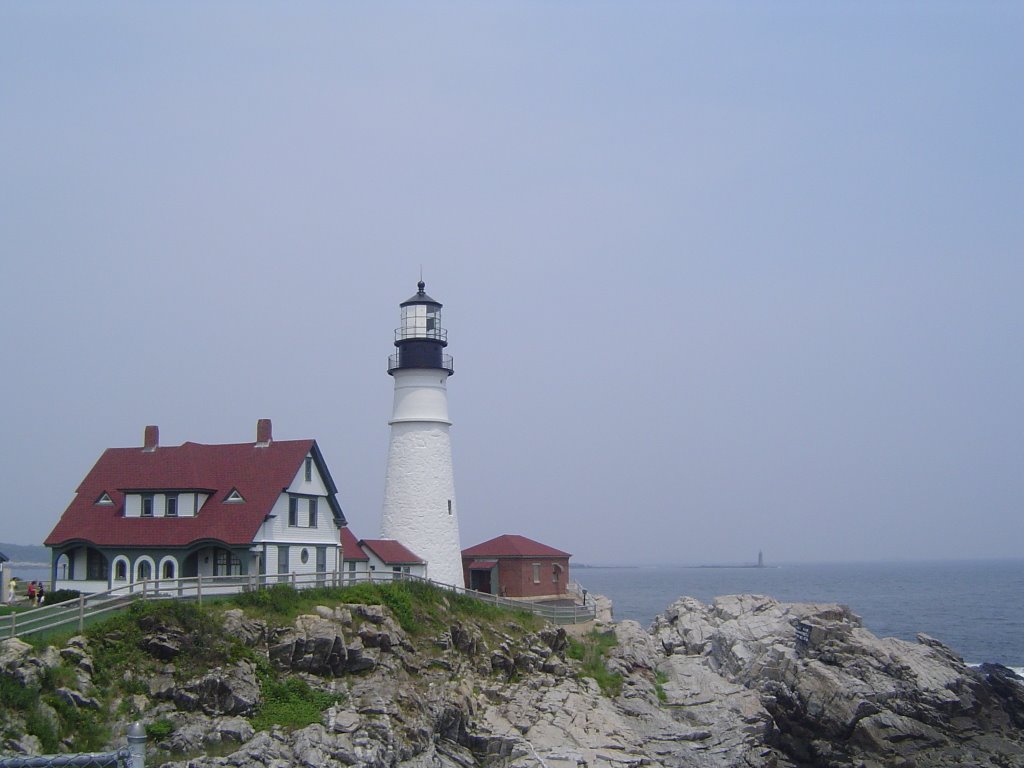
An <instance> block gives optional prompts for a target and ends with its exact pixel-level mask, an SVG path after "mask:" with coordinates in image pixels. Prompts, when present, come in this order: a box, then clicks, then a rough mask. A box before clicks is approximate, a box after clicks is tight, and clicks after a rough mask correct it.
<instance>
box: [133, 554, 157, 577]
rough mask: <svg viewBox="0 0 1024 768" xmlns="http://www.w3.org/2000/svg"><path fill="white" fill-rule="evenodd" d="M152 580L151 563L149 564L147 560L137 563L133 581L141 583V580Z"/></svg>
mask: <svg viewBox="0 0 1024 768" xmlns="http://www.w3.org/2000/svg"><path fill="white" fill-rule="evenodd" d="M152 578H153V563H151V562H150V561H149V560H148V559H146V560H139V562H137V563H136V564H135V580H136V581H142V580H143V579H152Z"/></svg>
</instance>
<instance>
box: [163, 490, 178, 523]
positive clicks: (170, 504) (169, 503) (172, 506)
mask: <svg viewBox="0 0 1024 768" xmlns="http://www.w3.org/2000/svg"><path fill="white" fill-rule="evenodd" d="M177 516H178V495H177V494H176V493H168V494H167V498H166V499H165V501H164V517H177Z"/></svg>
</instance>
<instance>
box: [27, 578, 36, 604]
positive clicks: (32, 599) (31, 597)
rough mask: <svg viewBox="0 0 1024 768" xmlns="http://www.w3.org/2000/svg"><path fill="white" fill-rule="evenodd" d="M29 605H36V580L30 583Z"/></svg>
mask: <svg viewBox="0 0 1024 768" xmlns="http://www.w3.org/2000/svg"><path fill="white" fill-rule="evenodd" d="M28 604H29V605H35V604H36V583H35V581H34V580H33V581H30V582H29V583H28Z"/></svg>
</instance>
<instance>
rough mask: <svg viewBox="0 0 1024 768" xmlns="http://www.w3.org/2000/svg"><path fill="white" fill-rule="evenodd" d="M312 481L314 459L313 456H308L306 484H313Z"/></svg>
mask: <svg viewBox="0 0 1024 768" xmlns="http://www.w3.org/2000/svg"><path fill="white" fill-rule="evenodd" d="M312 480H313V457H312V456H307V457H306V482H307V483H308V482H311V481H312Z"/></svg>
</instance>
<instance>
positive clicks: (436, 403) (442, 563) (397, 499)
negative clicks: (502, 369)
mask: <svg viewBox="0 0 1024 768" xmlns="http://www.w3.org/2000/svg"><path fill="white" fill-rule="evenodd" d="M416 287H417V289H418V290H417V291H416V294H415V295H414V296H413V297H412V298H410V299H408V300H407V301H403V302H402V303H401V304H400V305H399V306H400V307H401V325H400V326H399V327H398V328H397V329H395V347H397V351H396V352H395V353H394V354H392V355H391V356H390V358H389V360H388V373H389V374H390V375H391V376H392V378H393V379H394V381H395V400H394V407H393V408H392V412H391V421H389V422H388V423H389V424H390V425H391V442H390V446H389V448H388V467H387V475H386V478H385V485H384V508H383V512H382V515H381V536H383V537H384V538H388V539H395V540H397V541H399V542H401V543H402V544H404V545H405V546H406V547H407V548H408V549H410V550H412V551H413V552H415V553H416V554H417V555H419V556H420V557H422V558H423V559H424V560H426V561H427V578H429V579H431V580H433V581H437V582H441V583H442V584H453V585H455V586H458V587H463V586H465V583H464V579H463V573H462V548H461V545H460V543H459V515H458V509H457V507H456V504H455V480H454V478H453V476H452V449H451V440H450V438H449V435H448V428H449V427H450V426H451V421H450V420H449V419H448V387H447V382H448V377H449V376H452V375H454V373H455V369H454V368H453V367H452V358H451V355H448V354H446V353H445V351H444V350H445V347H447V346H448V334H447V331H445V329H444V328H442V327H441V307H442V304H441V303H440V302H439V301H435V300H434V299H432V298H430V296H428V295H427V294H426V292H425V290H424V289H425V288H426V285H425V283H424V282H423V281H422V280H420V281H419V283H417V286H416Z"/></svg>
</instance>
